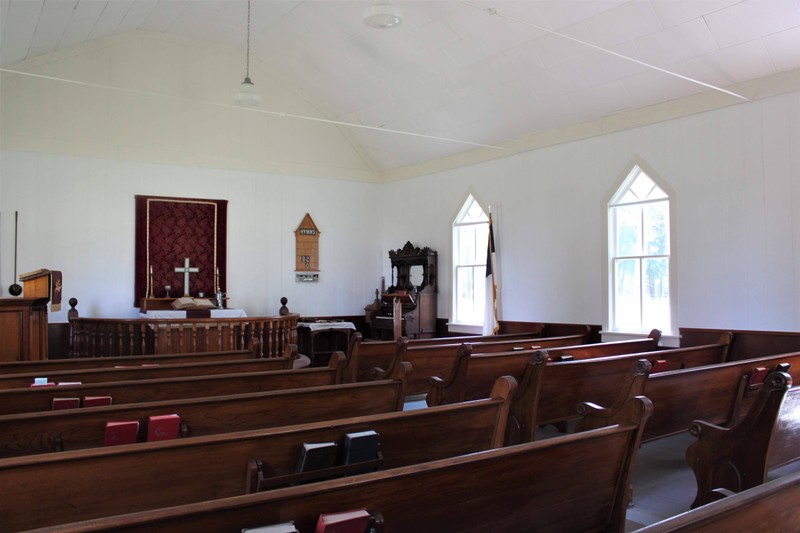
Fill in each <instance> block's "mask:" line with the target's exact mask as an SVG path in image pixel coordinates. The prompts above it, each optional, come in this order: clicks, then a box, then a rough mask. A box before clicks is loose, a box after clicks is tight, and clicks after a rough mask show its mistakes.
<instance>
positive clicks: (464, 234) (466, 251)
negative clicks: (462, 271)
mask: <svg viewBox="0 0 800 533" xmlns="http://www.w3.org/2000/svg"><path fill="white" fill-rule="evenodd" d="M475 259H476V255H475V226H459V227H458V264H459V265H474V264H475Z"/></svg>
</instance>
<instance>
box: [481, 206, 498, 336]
mask: <svg viewBox="0 0 800 533" xmlns="http://www.w3.org/2000/svg"><path fill="white" fill-rule="evenodd" d="M488 240H489V244H488V246H487V247H486V309H485V310H484V313H483V334H484V335H494V334H496V333H497V332H498V331H500V324H498V322H497V284H496V283H495V280H494V254H495V249H494V229H493V228H492V214H491V213H489V239H488Z"/></svg>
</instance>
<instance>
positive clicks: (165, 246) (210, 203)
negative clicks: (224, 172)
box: [134, 195, 228, 307]
mask: <svg viewBox="0 0 800 533" xmlns="http://www.w3.org/2000/svg"><path fill="white" fill-rule="evenodd" d="M227 226H228V201H227V200H207V199H202V198H170V197H164V196H140V195H136V265H135V272H136V274H135V276H136V277H135V280H134V307H139V299H140V298H145V297H146V296H147V292H148V274H149V271H150V267H152V268H153V293H154V294H153V295H154V296H155V297H156V298H164V297H166V291H165V290H164V286H165V285H170V286H171V287H172V290H171V291H170V296H172V297H173V298H177V297H180V296H183V294H184V287H183V281H184V277H183V273H182V272H175V267H183V266H184V258H186V257H188V258H189V261H190V263H191V265H190V266H191V267H192V268H194V267H197V268H199V269H200V271H199V272H196V273H192V274H191V275H190V278H189V290H190V292H191V295H192V296H197V293H198V292H204V293H205V295H206V296H207V297H210V298H213V297H214V289H215V274H216V272H217V269H219V284H220V289H221V290H222V292H227V291H226V274H227V272H226V271H227V267H226V248H227V246H226V245H227Z"/></svg>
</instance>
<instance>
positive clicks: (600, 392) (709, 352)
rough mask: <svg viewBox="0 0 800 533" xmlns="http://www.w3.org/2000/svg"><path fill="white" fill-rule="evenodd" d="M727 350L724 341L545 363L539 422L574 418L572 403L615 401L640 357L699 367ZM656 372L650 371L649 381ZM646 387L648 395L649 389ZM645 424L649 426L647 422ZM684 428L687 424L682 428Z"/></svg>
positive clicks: (720, 357) (715, 361)
mask: <svg viewBox="0 0 800 533" xmlns="http://www.w3.org/2000/svg"><path fill="white" fill-rule="evenodd" d="M726 350H727V345H725V344H711V345H708V346H698V347H694V348H676V349H672V350H659V351H656V352H642V353H636V354H626V355H615V356H610V357H599V358H595V359H582V360H575V361H554V362H550V363H547V370H546V371H545V372H546V374H545V377H544V381H543V383H542V390H541V393H540V397H539V403H538V407H537V409H538V410H537V416H538V423H539V424H554V423H559V422H563V421H566V420H570V419H574V418H577V412H576V411H575V406H576V405H578V404H580V403H581V402H586V401H590V402H594V403H597V404H600V405H611V404H612V403H613V402H614V401H615V400H616V398H617V395H618V393H619V390H620V387H621V386H622V384H623V383H624V380H625V377H626V376H627V375H628V373H629V372H630V369H631V367H632V366H633V365H634V364H636V362H637V361H638V360H640V359H647V360H648V361H649V362H650V364H651V365H654V364H655V363H656V362H658V361H664V362H665V363H666V364H668V365H670V366H685V367H687V368H688V367H700V366H705V365H716V364H719V363H721V362H722V361H723V360H724V357H725V353H726ZM654 366H655V365H654ZM658 375H659V374H658V373H656V372H655V370H652V371H651V374H650V378H649V379H648V381H650V380H652V379H653V378H654V377H655V376H658ZM647 390H648V393H647V394H648V395H649V388H648V389H647ZM653 402H654V405H656V406H657V409H656V413H654V414H658V412H659V410H660V409H661V407H660V405H659V404H658V403H656V402H655V400H654V401H653ZM530 409H533V407H530ZM647 427H648V428H649V427H650V422H648V425H647ZM687 428H688V424H687V425H685V426H684V428H683V429H684V430H685V429H687ZM645 431H647V429H646V430H645Z"/></svg>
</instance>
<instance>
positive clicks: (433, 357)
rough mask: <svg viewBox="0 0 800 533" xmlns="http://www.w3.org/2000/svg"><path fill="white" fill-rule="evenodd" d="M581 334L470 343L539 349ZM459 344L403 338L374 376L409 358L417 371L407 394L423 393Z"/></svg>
mask: <svg viewBox="0 0 800 533" xmlns="http://www.w3.org/2000/svg"><path fill="white" fill-rule="evenodd" d="M580 340H581V337H580V336H579V335H570V336H566V337H548V338H542V339H535V340H534V339H526V340H524V341H501V342H476V343H470V346H472V351H473V353H498V352H505V351H509V350H514V349H517V350H520V349H526V350H527V349H534V348H536V349H539V348H550V347H557V346H570V345H573V344H575V343H576V342H580ZM460 347H461V345H460V344H440V345H432V346H415V347H410V346H408V344H407V343H404V342H403V339H399V340H398V342H397V352H396V353H395V357H394V359H393V360H392V361H391V362H390V364H389V366H388V367H387V368H385V369H383V368H377V369H376V370H375V376H376V377H378V378H380V377H382V376H385V375H387V374H390V373H391V372H392V369H393V368H394V366H396V365H397V364H399V362H400V361H408V362H409V363H411V366H412V367H414V375H413V376H412V377H411V380H410V381H409V384H408V394H420V393H423V392H427V390H428V387H429V378H431V377H432V376H439V377H443V376H445V375H447V373H448V372H450V370H451V369H452V368H453V365H454V364H455V361H456V357H457V356H458V350H459V348H460Z"/></svg>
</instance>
